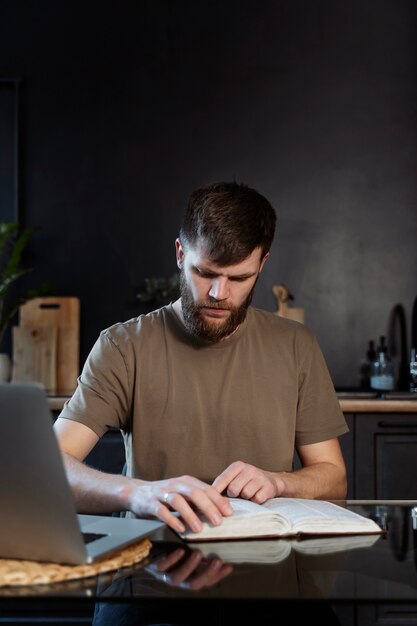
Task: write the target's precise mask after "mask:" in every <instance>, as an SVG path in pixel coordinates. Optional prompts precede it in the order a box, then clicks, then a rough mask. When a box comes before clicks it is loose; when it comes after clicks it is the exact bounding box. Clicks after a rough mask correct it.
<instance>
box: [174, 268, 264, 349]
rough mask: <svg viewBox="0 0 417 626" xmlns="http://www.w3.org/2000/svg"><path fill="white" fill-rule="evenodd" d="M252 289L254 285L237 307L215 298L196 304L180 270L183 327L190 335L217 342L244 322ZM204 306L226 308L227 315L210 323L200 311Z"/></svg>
mask: <svg viewBox="0 0 417 626" xmlns="http://www.w3.org/2000/svg"><path fill="white" fill-rule="evenodd" d="M255 284H256V283H255ZM254 289H255V285H254V286H253V287H252V289H251V291H250V292H249V295H248V296H247V297H246V299H245V300H244V302H243V303H242V304H241V305H240V306H237V307H234V306H231V305H227V304H225V303H223V302H218V301H217V300H214V299H211V298H210V299H209V300H208V301H206V302H199V303H197V304H196V303H195V302H194V299H193V295H192V293H191V289H190V288H189V286H188V284H187V281H186V279H185V276H184V272H183V271H181V274H180V294H181V308H182V315H183V318H184V324H185V328H186V329H187V331H188V332H189V333H190V334H191V335H193V336H194V337H197V338H198V339H200V340H201V341H204V342H206V343H217V342H218V341H221V340H222V339H225V338H226V337H228V336H229V335H231V334H232V333H234V332H235V330H237V328H238V327H239V326H240V324H242V322H244V320H245V318H246V313H247V311H248V307H249V305H250V303H251V302H252V297H253V292H254ZM206 307H209V308H213V309H223V310H227V311H229V315H228V317H227V318H226V319H225V320H223V321H222V322H221V323H220V322H217V323H211V322H210V321H208V320H207V319H206V318H205V317H204V314H203V313H202V309H204V308H206Z"/></svg>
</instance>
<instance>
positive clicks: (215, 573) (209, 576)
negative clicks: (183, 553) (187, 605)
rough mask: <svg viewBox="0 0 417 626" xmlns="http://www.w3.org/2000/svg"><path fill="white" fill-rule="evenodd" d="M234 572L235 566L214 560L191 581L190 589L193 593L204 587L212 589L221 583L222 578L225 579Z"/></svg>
mask: <svg viewBox="0 0 417 626" xmlns="http://www.w3.org/2000/svg"><path fill="white" fill-rule="evenodd" d="M232 571H233V566H232V565H230V564H229V563H223V561H222V560H221V559H218V558H216V559H213V560H212V561H210V562H209V563H208V565H207V567H206V568H205V569H204V570H202V571H199V572H198V573H197V574H196V575H195V576H193V577H192V579H191V580H190V581H189V584H188V587H189V588H190V589H192V590H193V591H198V590H199V589H202V588H203V587H212V586H213V585H215V584H216V583H218V582H219V580H221V579H222V578H225V577H226V576H228V575H229V574H230V573H231V572H232Z"/></svg>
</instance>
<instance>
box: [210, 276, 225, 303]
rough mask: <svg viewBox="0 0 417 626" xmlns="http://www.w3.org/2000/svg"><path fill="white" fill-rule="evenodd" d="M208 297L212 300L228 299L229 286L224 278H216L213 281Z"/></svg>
mask: <svg viewBox="0 0 417 626" xmlns="http://www.w3.org/2000/svg"><path fill="white" fill-rule="evenodd" d="M209 296H210V298H213V299H214V300H226V298H228V297H229V284H228V280H227V278H226V277H225V276H218V277H216V278H214V279H213V281H212V283H211V287H210V291H209Z"/></svg>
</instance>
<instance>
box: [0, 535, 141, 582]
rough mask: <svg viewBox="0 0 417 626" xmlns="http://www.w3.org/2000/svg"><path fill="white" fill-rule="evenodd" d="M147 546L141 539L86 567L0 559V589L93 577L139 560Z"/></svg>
mask: <svg viewBox="0 0 417 626" xmlns="http://www.w3.org/2000/svg"><path fill="white" fill-rule="evenodd" d="M151 547H152V544H151V542H150V541H149V539H142V540H141V541H140V542H138V543H135V544H133V545H131V546H128V547H127V548H123V549H122V550H120V551H119V552H116V553H115V554H113V555H112V556H111V557H108V558H106V559H102V560H101V561H97V562H96V563H89V564H88V565H59V564H58V563H43V562H42V563H41V562H39V561H23V560H17V559H0V587H12V586H23V585H44V584H49V583H54V582H60V581H65V580H76V579H77V578H88V577H89V576H96V575H98V574H102V573H104V572H111V571H113V570H116V569H120V568H122V567H128V566H129V565H133V564H134V563H138V562H139V561H142V560H143V559H144V558H146V557H147V556H148V554H149V552H150V550H151Z"/></svg>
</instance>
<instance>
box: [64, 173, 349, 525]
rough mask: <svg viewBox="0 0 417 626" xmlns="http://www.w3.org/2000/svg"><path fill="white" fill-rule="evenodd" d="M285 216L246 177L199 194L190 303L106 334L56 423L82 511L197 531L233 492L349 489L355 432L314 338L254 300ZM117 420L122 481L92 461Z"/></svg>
mask: <svg viewBox="0 0 417 626" xmlns="http://www.w3.org/2000/svg"><path fill="white" fill-rule="evenodd" d="M275 222H276V216H275V212H274V210H273V208H272V207H271V205H270V203H269V202H268V201H267V200H266V199H265V198H264V197H263V196H262V195H260V194H259V193H258V192H257V191H255V190H254V189H250V188H248V187H247V186H245V185H240V184H237V183H215V184H212V185H208V186H207V187H203V188H202V189H198V190H196V191H195V192H193V193H192V194H191V197H190V200H189V204H188V207H187V210H186V212H185V216H184V220H183V223H182V226H181V229H180V234H179V238H178V239H177V240H176V242H175V245H176V258H177V264H178V267H179V269H180V273H181V297H180V299H179V300H177V301H176V302H174V303H173V304H170V305H168V306H166V307H162V308H161V309H159V310H157V311H154V312H152V313H150V314H148V315H142V316H139V317H138V318H135V319H132V320H129V321H127V322H125V323H119V324H115V325H114V326H112V327H111V328H109V329H107V330H105V331H103V332H102V333H101V334H100V337H99V339H98V340H97V342H96V344H95V345H94V347H93V349H92V351H91V353H90V355H89V357H88V359H87V361H86V364H85V366H84V368H83V372H82V374H81V376H80V379H79V384H78V387H77V390H76V391H75V393H74V395H73V397H72V398H71V399H70V400H69V402H67V403H66V406H65V407H64V408H63V410H62V412H61V414H60V416H59V418H58V420H57V421H56V423H55V429H56V434H57V436H58V440H59V442H60V446H61V449H62V452H63V454H64V459H65V463H66V468H67V472H68V476H69V480H70V483H71V485H72V488H73V490H74V493H75V496H76V500H77V505H78V508H79V510H80V511H82V512H88V513H106V512H112V511H130V512H131V513H133V514H134V515H137V516H139V517H147V516H155V517H158V518H159V519H161V520H163V521H164V522H166V523H167V524H168V525H169V526H170V527H172V528H173V529H174V530H176V531H178V532H182V531H183V530H184V529H185V526H189V527H190V528H191V529H192V530H193V531H195V532H198V530H199V529H200V528H201V522H200V521H199V518H198V516H197V514H196V510H199V511H200V512H202V513H203V514H205V516H206V517H207V518H208V519H209V520H210V521H211V522H212V523H213V524H221V523H222V519H223V517H224V516H227V515H230V514H231V513H232V511H231V507H230V505H229V504H228V501H227V499H226V498H225V497H224V496H225V495H227V496H235V497H242V498H246V499H250V500H253V501H255V502H258V503H262V502H264V501H265V500H267V499H269V498H272V497H279V496H287V497H301V498H325V499H342V498H344V497H345V495H346V471H345V465H344V461H343V457H342V454H341V451H340V447H339V443H338V437H339V435H341V434H343V433H344V432H346V431H347V430H348V429H347V426H346V423H345V420H344V417H343V414H342V412H341V409H340V406H339V403H338V400H337V397H336V394H335V391H334V387H333V384H332V381H331V379H330V376H329V373H328V370H327V367H326V365H325V362H324V359H323V356H322V353H321V351H320V349H319V347H318V345H317V342H316V340H315V338H314V336H313V335H312V333H311V332H310V331H309V330H308V329H307V328H306V327H305V326H303V325H302V324H298V323H297V322H291V321H288V320H284V319H282V318H279V317H278V316H276V315H274V314H273V313H268V312H265V311H261V310H257V309H255V308H253V307H251V306H250V302H251V298H252V294H253V290H254V288H255V284H256V281H257V279H258V276H259V274H260V272H261V271H262V268H263V266H264V264H265V262H266V260H267V258H268V255H269V250H270V246H271V243H272V240H273V237H274V231H275ZM110 427H116V428H120V429H121V430H122V433H123V436H124V439H125V446H126V461H127V475H126V476H114V475H107V474H105V473H103V472H99V471H97V470H95V469H93V468H89V467H87V466H86V465H85V464H83V462H82V461H83V459H84V458H85V457H86V456H87V454H88V453H89V452H90V450H91V449H92V448H93V447H94V445H95V444H96V443H97V442H98V440H99V438H100V437H101V436H102V435H103V434H104V433H105V432H106V430H107V429H108V428H110ZM294 446H295V447H296V449H297V451H298V454H299V457H300V459H301V463H302V468H301V469H299V470H297V471H292V464H293V455H294ZM178 514H179V515H178Z"/></svg>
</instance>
